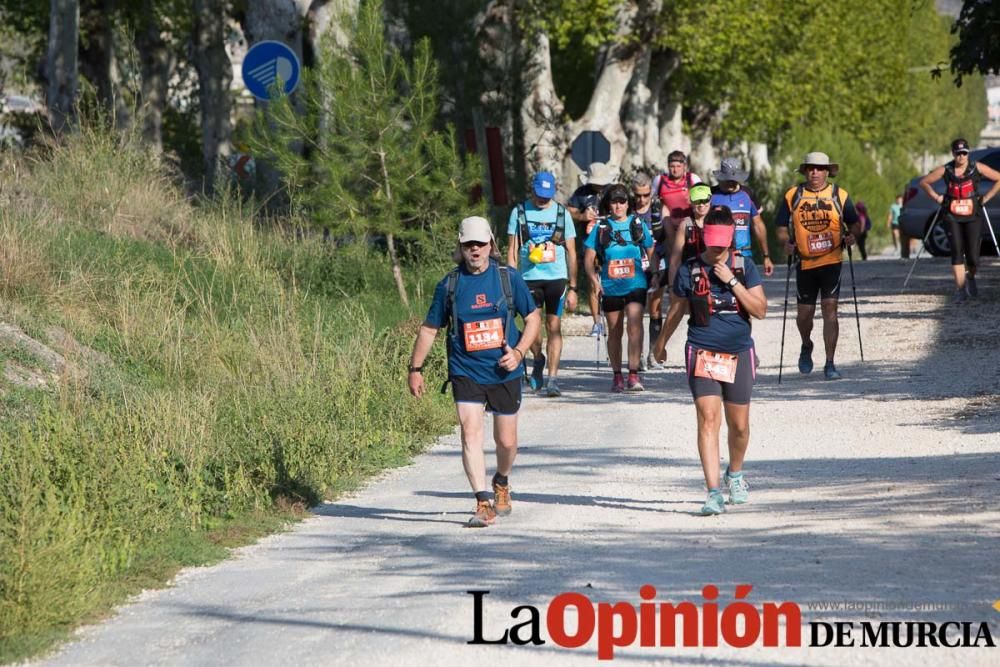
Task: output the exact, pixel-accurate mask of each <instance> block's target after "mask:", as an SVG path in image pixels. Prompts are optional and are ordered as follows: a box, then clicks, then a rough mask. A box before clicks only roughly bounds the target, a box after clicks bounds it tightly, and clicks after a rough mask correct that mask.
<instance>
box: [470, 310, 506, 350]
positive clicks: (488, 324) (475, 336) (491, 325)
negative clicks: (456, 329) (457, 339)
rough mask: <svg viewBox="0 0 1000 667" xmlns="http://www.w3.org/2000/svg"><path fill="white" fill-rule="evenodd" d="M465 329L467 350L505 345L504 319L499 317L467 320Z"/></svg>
mask: <svg viewBox="0 0 1000 667" xmlns="http://www.w3.org/2000/svg"><path fill="white" fill-rule="evenodd" d="M463 330H464V331H465V351H466V352H481V351H482V350H495V349H497V348H498V347H501V346H502V345H503V320H502V319H500V318H499V317H494V318H493V319H491V320H480V321H479V322H466V323H465V324H464V325H463Z"/></svg>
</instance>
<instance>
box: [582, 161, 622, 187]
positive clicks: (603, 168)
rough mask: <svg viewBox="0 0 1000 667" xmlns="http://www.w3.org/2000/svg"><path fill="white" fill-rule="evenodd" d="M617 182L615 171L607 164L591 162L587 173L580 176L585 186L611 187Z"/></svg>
mask: <svg viewBox="0 0 1000 667" xmlns="http://www.w3.org/2000/svg"><path fill="white" fill-rule="evenodd" d="M614 180H615V171H614V169H612V168H611V167H610V166H608V165H607V163H605V162H591V163H590V166H589V167H587V173H585V174H580V183H582V184H583V185H601V186H604V185H609V184H611V183H613V182H614Z"/></svg>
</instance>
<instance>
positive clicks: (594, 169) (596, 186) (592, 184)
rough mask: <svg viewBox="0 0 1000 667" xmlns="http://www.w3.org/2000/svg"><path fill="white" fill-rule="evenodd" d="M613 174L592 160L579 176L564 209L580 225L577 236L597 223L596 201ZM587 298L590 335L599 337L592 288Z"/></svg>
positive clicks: (584, 234) (582, 236) (601, 331)
mask: <svg viewBox="0 0 1000 667" xmlns="http://www.w3.org/2000/svg"><path fill="white" fill-rule="evenodd" d="M615 176H616V174H615V170H614V169H612V168H611V167H610V166H609V165H607V164H605V163H604V162H592V163H591V164H590V166H589V167H587V173H586V174H583V175H581V176H580V180H581V181H582V183H583V184H582V185H581V186H580V187H578V188H577V189H576V190H575V191H574V192H573V194H572V195H570V198H569V201H568V202H567V203H566V209H567V210H568V211H569V213H570V215H571V216H573V220H574V221H576V223H577V224H578V225H579V227H580V228H579V229H578V230H577V232H578V233H577V238H579V239H585V238H587V235H589V234H590V230H592V229H593V228H594V225H595V224H597V218H598V216H599V215H600V214H599V212H598V203H599V202H600V201H601V194H602V193H603V192H604V188H606V187H607V186H609V185H611V184H612V183H613V182H614V180H615ZM578 255H579V253H578ZM584 268H586V267H584ZM589 300H590V314H591V316H592V317H593V318H594V326H593V327H592V328H591V330H590V335H591V336H594V337H599V336H601V335H603V334H604V324H603V323H602V322H601V314H600V313H601V311H600V308H599V303H598V297H597V294H595V293H594V292H593V290H591V293H590V299H589Z"/></svg>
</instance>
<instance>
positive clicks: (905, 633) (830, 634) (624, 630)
mask: <svg viewBox="0 0 1000 667" xmlns="http://www.w3.org/2000/svg"><path fill="white" fill-rule="evenodd" d="M752 590H753V586H752V585H750V584H741V585H737V586H736V590H735V592H734V598H733V600H732V601H731V602H728V603H727V604H724V605H722V606H720V604H719V601H718V600H719V589H718V587H716V586H713V585H707V586H705V587H703V588H702V590H701V595H702V600H700V601H698V602H693V601H687V600H686V601H683V602H677V603H674V602H660V601H657V600H656V595H657V591H656V588H654V587H653V586H652V585H650V584H646V585H644V586H642V587H641V588H640V589H639V598H640V600H641V601H640V602H639V603H638V604H637V605H636V604H633V603H632V602H629V601H625V600H621V601H617V602H596V603H595V602H593V601H592V600H591V599H590V598H589V597H587V596H586V595H583V594H582V593H572V592H564V593H560V594H558V595H556V596H555V597H553V598H552V600H550V601H549V603H548V605H547V608H546V610H545V613H544V617H545V618H544V623H543V620H542V611H540V610H539V609H538V607H535V606H534V605H530V604H525V605H518V606H516V607H514V608H513V609H511V610H510V618H511V620H512V621H515V623H513V624H512V625H510V626H509V627H507V628H505V629H504V630H503V632H502V633H501V634H497V635H494V636H491V637H487V636H486V631H485V628H484V626H485V613H486V610H485V598H486V596H487V595H489V594H490V591H488V590H471V591H466V593H468V594H469V595H471V596H473V605H472V639H471V640H469V641H468V642H467V643H468V644H514V645H518V646H525V645H529V644H530V645H534V646H541V645H543V644H546V643H547V641H546V639H545V638H543V631H544V634H546V635H547V637H548V641H551V642H552V643H553V644H555V645H557V646H560V647H562V648H567V649H577V648H580V647H582V646H584V645H586V644H587V643H589V642H590V641H591V640H593V639H595V638H596V642H597V657H598V659H600V660H611V659H613V658H614V652H615V649H618V648H624V647H630V646H636V645H638V646H640V647H642V648H656V647H660V648H667V647H677V646H681V647H716V646H730V647H734V648H747V647H750V646H755V645H758V644H760V645H762V646H764V647H766V648H777V647H781V646H785V647H800V646H802V635H803V623H802V610H801V608H800V606H799V604H798V603H796V602H791V601H785V602H780V603H779V602H764V603H763V604H761V605H759V607H758V606H755V605H753V604H751V603H750V602H748V601H747V600H746V598H747V597H748V596H749V595H750V592H751V591H752ZM573 617H575V621H574V619H573ZM678 621H679V623H678ZM678 625H679V626H680V630H678ZM807 625H808V626H809V633H808V635H809V643H808V646H814V647H823V646H835V647H852V646H860V647H890V646H891V647H901V648H903V647H910V646H914V647H926V646H947V647H980V646H987V647H995V646H996V644H995V643H994V640H993V636H992V634H991V633H990V629H989V623H987V622H985V621H984V622H971V621H948V622H945V623H940V624H938V623H931V622H917V621H881V622H878V623H872V622H869V621H860V622H857V623H855V622H854V621H839V622H834V623H828V622H823V621H811V622H809V623H808V624H807ZM855 629H857V630H858V631H859V633H858V634H854V630H855Z"/></svg>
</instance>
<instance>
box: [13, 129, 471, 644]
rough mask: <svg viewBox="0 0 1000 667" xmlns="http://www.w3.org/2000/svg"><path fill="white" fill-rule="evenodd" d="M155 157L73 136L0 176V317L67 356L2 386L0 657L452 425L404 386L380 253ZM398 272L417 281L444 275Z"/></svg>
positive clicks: (269, 524) (419, 288)
mask: <svg viewBox="0 0 1000 667" xmlns="http://www.w3.org/2000/svg"><path fill="white" fill-rule="evenodd" d="M112 158H114V159H112ZM84 163H87V164H89V165H90V167H89V168H88V169H81V168H80V167H81V165H83V164H84ZM161 168H162V166H161V165H160V164H159V163H158V162H157V158H156V157H155V156H154V155H150V154H148V153H147V152H146V151H145V150H144V149H142V147H141V146H140V145H139V144H138V143H136V142H134V141H132V140H129V139H128V138H127V137H126V138H117V139H112V138H109V137H108V136H106V135H105V134H103V133H101V132H91V131H86V130H85V131H83V132H81V133H79V134H78V135H75V136H73V137H70V138H68V139H67V141H66V143H65V144H62V145H59V146H54V147H48V148H47V149H46V152H45V154H44V155H41V156H39V157H37V158H36V161H35V162H34V163H33V165H32V168H31V170H30V172H28V171H26V170H25V169H23V168H20V169H19V170H12V171H10V172H4V173H5V176H4V177H2V178H0V198H2V201H3V204H4V205H3V206H2V207H0V238H2V240H3V250H2V254H0V260H2V261H3V264H0V269H2V271H3V275H4V276H5V278H6V277H10V280H9V281H7V280H5V282H4V285H5V286H4V291H3V296H4V299H5V301H4V304H3V308H2V312H0V318H2V319H3V320H5V321H10V322H13V323H15V324H17V325H18V326H21V328H22V329H23V330H25V331H27V332H29V333H31V335H33V336H35V337H36V338H38V339H40V340H41V341H42V342H44V343H48V344H50V345H53V346H56V347H58V345H57V344H56V342H55V341H54V339H52V340H50V336H49V334H48V333H47V332H48V331H49V330H50V329H51V327H53V326H59V327H61V328H62V329H64V330H65V331H67V332H68V334H69V335H70V336H71V337H72V339H73V341H75V344H74V345H73V346H66V345H64V346H63V347H61V348H59V351H61V352H62V353H63V354H64V355H66V358H67V360H68V361H69V362H70V364H71V365H73V366H75V367H79V368H80V369H81V370H80V371H79V372H76V373H73V374H71V373H69V372H66V373H64V374H63V376H62V377H60V378H58V380H57V381H56V382H54V383H50V385H49V386H48V387H46V388H42V389H27V388H20V387H13V386H9V385H7V384H6V381H4V380H0V383H3V384H0V394H2V395H3V400H2V401H0V417H2V418H0V553H2V554H3V555H4V557H3V558H2V559H0V661H6V660H10V659H15V658H19V657H23V656H25V655H27V654H30V653H32V652H35V651H38V650H40V649H41V648H44V647H45V646H46V645H47V644H48V643H50V642H51V641H52V640H53V639H54V638H56V637H58V636H59V633H60V632H65V631H66V630H67V629H69V628H71V627H72V626H73V625H75V624H77V623H79V622H80V621H82V620H85V619H88V618H93V617H94V615H95V614H99V613H101V612H102V611H104V610H106V609H107V608H108V607H109V606H110V605H112V604H114V603H115V602H117V601H120V600H121V599H123V597H124V596H125V595H127V594H129V593H130V592H134V591H135V590H138V589H139V588H141V587H142V586H146V585H150V584H154V583H156V582H160V581H163V580H164V579H165V578H166V577H169V576H170V574H171V573H172V572H173V571H174V570H175V569H176V568H177V567H179V566H182V565H185V564H190V563H197V562H204V561H205V560H207V559H211V558H218V557H219V556H220V555H221V553H222V551H221V550H220V549H219V548H218V547H217V546H215V545H217V544H218V543H220V542H225V543H229V542H231V541H232V540H231V539H230V538H231V537H232V533H233V532H234V531H235V532H236V533H237V540H236V541H239V537H238V536H239V535H243V536H251V535H255V534H258V533H259V531H260V529H261V526H262V527H264V529H274V528H275V527H276V526H277V525H278V523H277V522H278V521H279V520H284V519H287V517H288V516H289V515H288V514H287V513H286V512H283V510H285V509H287V508H295V507H305V506H308V505H311V504H314V503H316V502H318V501H319V500H321V499H322V498H324V497H329V496H331V495H334V494H336V493H338V492H340V491H342V490H344V489H347V488H351V487H352V486H354V485H356V484H357V483H358V482H359V481H361V480H363V479H365V478H366V476H368V475H370V474H372V473H373V472H376V471H378V470H381V469H383V468H385V467H387V466H393V465H400V464H402V463H405V462H406V461H407V460H408V459H409V458H410V457H411V456H412V454H414V453H415V452H416V451H418V450H419V448H420V447H421V446H423V445H424V444H425V443H427V442H428V441H429V440H430V439H431V438H432V437H433V436H435V435H437V434H439V433H441V432H443V431H446V430H448V429H450V428H451V425H452V423H453V419H454V415H453V409H452V407H451V406H450V404H449V403H448V401H447V400H445V399H444V398H443V397H441V396H438V395H437V394H435V395H433V396H431V397H429V400H427V399H425V400H424V401H423V402H422V403H421V404H420V406H419V407H417V406H416V405H415V403H414V400H413V399H411V398H410V397H409V396H408V394H407V392H406V370H405V369H406V363H407V359H408V355H409V347H410V345H411V344H412V341H413V338H414V336H415V334H416V330H417V326H418V324H419V319H418V318H415V317H414V316H413V315H412V314H411V313H409V312H406V311H403V310H401V309H400V308H399V307H398V306H397V305H395V299H385V298H384V296H385V294H386V293H390V294H391V293H392V292H391V291H390V290H393V289H394V286H393V284H392V282H391V276H390V273H389V271H388V270H387V268H386V267H387V264H386V262H387V260H386V259H385V258H384V256H382V255H381V254H379V253H377V252H372V251H371V250H370V249H369V248H367V247H366V246H361V245H353V246H352V245H348V246H343V247H340V246H334V245H331V244H323V243H320V242H318V241H312V240H296V238H295V236H294V235H288V234H284V233H282V232H280V231H269V230H265V229H262V228H261V226H260V225H259V224H257V222H256V221H255V220H253V219H252V216H251V215H250V213H249V212H248V210H247V209H246V208H245V207H244V206H243V204H242V203H241V202H239V201H238V200H230V199H226V198H225V197H224V198H223V199H222V200H220V201H218V202H213V203H205V205H203V206H201V207H200V208H199V207H195V206H193V205H192V203H191V202H188V201H186V200H185V199H184V197H183V196H182V195H181V194H180V192H179V191H178V190H177V189H176V188H175V186H174V185H173V184H172V183H171V182H170V180H169V179H166V178H163V177H162V176H160V175H159V174H161V173H163V172H161V171H160V169H161ZM105 187H106V188H107V190H106V193H105V195H104V196H101V195H100V194H95V193H100V192H102V191H103V190H102V189H103V188H105ZM15 192H16V193H18V196H16V197H15V196H9V195H10V194H11V193H15ZM164 207H166V209H169V210H165V209H164ZM126 212H127V213H126ZM411 274H412V277H411V286H412V287H414V288H416V293H418V294H424V295H429V293H430V289H429V288H430V286H431V285H432V284H433V282H434V281H435V280H437V279H439V278H440V276H441V275H442V272H440V271H438V270H437V269H427V273H426V275H425V274H423V273H420V272H418V271H416V270H414V271H412V272H411ZM425 305H426V301H425V302H424V303H422V304H420V306H419V307H420V308H422V307H424V306H425ZM421 314H422V313H421ZM439 347H440V346H439ZM3 353H4V357H7V358H10V357H16V358H17V359H19V363H24V364H27V365H38V364H40V363H41V362H40V361H38V360H37V359H34V358H33V357H31V356H30V355H26V354H23V352H22V351H18V350H17V349H14V348H12V349H10V350H7V348H3ZM18 355H20V356H18ZM430 363H431V364H432V366H435V367H436V368H438V369H439V372H441V373H443V368H444V363H443V359H442V353H441V350H440V349H436V350H435V352H434V355H433V356H432V358H431V361H430ZM244 539H246V538H245V537H244Z"/></svg>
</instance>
